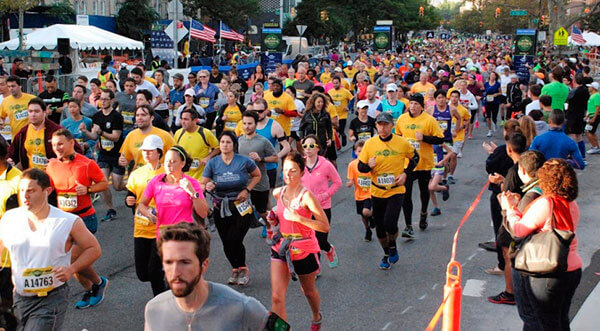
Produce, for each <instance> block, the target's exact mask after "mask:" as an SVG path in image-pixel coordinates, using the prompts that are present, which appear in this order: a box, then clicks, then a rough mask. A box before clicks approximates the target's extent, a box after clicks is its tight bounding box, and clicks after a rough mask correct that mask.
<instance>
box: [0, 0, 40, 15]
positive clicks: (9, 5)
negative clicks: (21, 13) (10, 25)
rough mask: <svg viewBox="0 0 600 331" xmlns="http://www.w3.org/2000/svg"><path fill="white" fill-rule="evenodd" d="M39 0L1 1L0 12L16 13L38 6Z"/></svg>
mask: <svg viewBox="0 0 600 331" xmlns="http://www.w3.org/2000/svg"><path fill="white" fill-rule="evenodd" d="M38 3H39V1H38V0H0V11H5V12H16V11H18V10H19V9H22V10H27V9H29V8H32V7H35V6H37V5H38Z"/></svg>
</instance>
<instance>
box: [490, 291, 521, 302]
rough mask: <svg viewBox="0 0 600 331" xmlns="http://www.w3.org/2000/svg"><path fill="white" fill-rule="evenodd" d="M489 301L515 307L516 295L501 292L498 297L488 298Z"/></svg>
mask: <svg viewBox="0 0 600 331" xmlns="http://www.w3.org/2000/svg"><path fill="white" fill-rule="evenodd" d="M488 301H489V302H491V303H497V304H503V305H515V304H516V302H515V295H514V294H511V293H508V292H506V291H502V292H500V294H498V295H494V296H491V297H488Z"/></svg>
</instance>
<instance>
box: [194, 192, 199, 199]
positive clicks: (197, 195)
mask: <svg viewBox="0 0 600 331" xmlns="http://www.w3.org/2000/svg"><path fill="white" fill-rule="evenodd" d="M199 197H200V193H198V192H196V193H194V195H192V198H193V199H198V198H199Z"/></svg>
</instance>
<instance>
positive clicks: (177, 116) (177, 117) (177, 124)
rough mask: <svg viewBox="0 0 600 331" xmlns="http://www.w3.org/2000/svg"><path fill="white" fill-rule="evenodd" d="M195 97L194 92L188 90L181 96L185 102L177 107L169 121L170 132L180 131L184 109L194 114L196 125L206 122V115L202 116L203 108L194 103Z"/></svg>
mask: <svg viewBox="0 0 600 331" xmlns="http://www.w3.org/2000/svg"><path fill="white" fill-rule="evenodd" d="M195 95H196V92H194V89H191V88H189V89H187V90H186V91H185V94H184V96H183V98H184V99H185V102H184V103H183V104H182V105H181V106H179V107H178V108H177V109H176V110H175V112H174V113H173V119H172V120H171V130H172V131H173V132H176V131H177V130H179V129H181V114H182V113H183V110H185V109H189V110H191V111H193V112H195V113H196V117H195V119H196V120H197V122H198V123H197V124H203V123H205V122H206V118H205V117H206V114H204V108H202V107H200V106H199V105H197V104H195V103H194V96H195Z"/></svg>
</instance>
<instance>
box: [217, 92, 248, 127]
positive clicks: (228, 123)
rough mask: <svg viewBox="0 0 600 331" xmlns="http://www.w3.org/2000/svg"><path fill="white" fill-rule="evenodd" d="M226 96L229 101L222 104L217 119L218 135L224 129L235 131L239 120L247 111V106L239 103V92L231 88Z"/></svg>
mask: <svg viewBox="0 0 600 331" xmlns="http://www.w3.org/2000/svg"><path fill="white" fill-rule="evenodd" d="M225 96H226V97H227V103H226V104H224V105H223V106H221V108H220V109H219V114H218V115H217V120H216V121H215V130H216V131H217V136H220V135H221V133H222V132H223V131H235V128H236V127H237V124H238V122H239V121H241V120H242V114H243V113H244V112H245V111H246V107H244V106H243V105H242V104H240V103H238V98H239V96H240V95H239V93H238V92H236V91H232V90H230V91H228V92H227V93H226V94H225Z"/></svg>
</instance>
